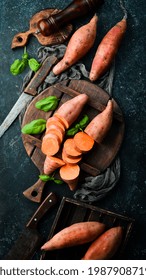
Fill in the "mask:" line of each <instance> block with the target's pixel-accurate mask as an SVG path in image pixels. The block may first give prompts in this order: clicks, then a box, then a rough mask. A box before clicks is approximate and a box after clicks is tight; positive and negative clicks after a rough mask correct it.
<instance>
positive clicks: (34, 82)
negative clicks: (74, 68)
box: [0, 56, 57, 138]
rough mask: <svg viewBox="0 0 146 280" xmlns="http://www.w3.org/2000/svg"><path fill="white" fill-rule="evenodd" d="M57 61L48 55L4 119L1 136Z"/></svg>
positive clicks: (34, 93) (0, 131)
mask: <svg viewBox="0 0 146 280" xmlns="http://www.w3.org/2000/svg"><path fill="white" fill-rule="evenodd" d="M56 62H57V58H56V57H55V56H51V57H47V58H46V59H45V60H44V62H43V64H42V66H41V67H40V69H39V70H38V71H37V72H36V74H35V75H34V77H33V78H32V79H31V81H30V82H29V84H28V85H27V87H26V88H25V90H24V91H23V92H22V94H21V95H20V97H19V98H18V100H17V102H16V103H15V105H14V106H13V108H12V109H11V111H10V112H9V113H8V115H7V117H6V118H5V120H4V121H3V123H2V124H1V126H0V138H1V137H2V135H3V134H4V133H5V131H6V130H7V129H8V128H9V127H10V125H11V124H12V123H13V122H14V120H15V119H16V118H17V116H18V115H19V114H20V112H21V111H22V109H23V108H25V106H26V105H27V104H28V103H29V102H30V101H31V100H32V99H33V97H34V96H35V95H37V88H38V87H39V86H40V84H41V83H42V82H43V80H44V79H45V78H46V76H47V75H48V73H49V72H50V70H51V68H52V66H53V65H54V64H55V63H56Z"/></svg>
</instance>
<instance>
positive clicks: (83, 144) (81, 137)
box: [73, 131, 94, 153]
mask: <svg viewBox="0 0 146 280" xmlns="http://www.w3.org/2000/svg"><path fill="white" fill-rule="evenodd" d="M73 139H74V143H75V146H76V149H78V150H79V151H80V152H81V153H86V152H89V151H90V150H91V149H92V148H93V146H94V140H93V139H92V138H91V137H90V136H89V135H88V134H86V133H85V132H82V131H81V132H78V133H77V134H76V135H75V136H74V138H73Z"/></svg>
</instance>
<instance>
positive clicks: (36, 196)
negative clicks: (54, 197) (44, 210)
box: [23, 179, 46, 203]
mask: <svg viewBox="0 0 146 280" xmlns="http://www.w3.org/2000/svg"><path fill="white" fill-rule="evenodd" d="M45 183H46V182H43V181H42V180H40V179H39V180H38V181H37V182H36V183H35V184H34V185H33V186H32V187H30V188H28V189H26V190H25V191H24V192H23V195H24V196H25V197H26V198H28V199H29V200H31V201H34V202H38V203H40V202H41V199H42V194H43V189H44V186H45Z"/></svg>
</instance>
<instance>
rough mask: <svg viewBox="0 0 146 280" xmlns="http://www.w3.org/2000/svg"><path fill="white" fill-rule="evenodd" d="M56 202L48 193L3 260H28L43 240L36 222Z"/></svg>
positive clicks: (54, 196) (55, 198)
mask: <svg viewBox="0 0 146 280" xmlns="http://www.w3.org/2000/svg"><path fill="white" fill-rule="evenodd" d="M56 202H57V197H56V195H55V194H54V193H50V194H49V195H48V196H47V197H46V199H45V200H44V201H43V202H42V204H41V205H40V206H39V208H38V209H37V211H36V212H35V213H34V215H33V216H32V218H31V219H30V221H29V222H28V223H27V224H26V227H25V229H24V231H23V232H22V233H21V234H20V236H19V238H18V239H17V241H16V242H15V244H14V245H13V247H12V248H11V250H10V251H9V252H8V254H7V255H6V257H5V260H30V259H31V258H32V257H33V255H34V253H35V252H36V251H37V249H39V248H40V246H41V245H42V244H43V242H44V240H43V237H42V236H41V235H40V233H39V232H38V230H37V227H38V223H39V221H40V220H41V218H42V217H43V216H44V215H45V214H46V213H47V211H48V210H49V209H50V208H51V207H52V206H54V205H55V204H56Z"/></svg>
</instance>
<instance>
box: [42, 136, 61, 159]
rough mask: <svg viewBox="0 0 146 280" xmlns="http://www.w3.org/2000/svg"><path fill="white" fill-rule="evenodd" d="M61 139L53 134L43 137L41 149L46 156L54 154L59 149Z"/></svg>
mask: <svg viewBox="0 0 146 280" xmlns="http://www.w3.org/2000/svg"><path fill="white" fill-rule="evenodd" d="M60 145H61V141H60V139H59V137H58V136H57V135H55V134H51V133H50V134H47V135H45V136H44V137H43V140H42V147H41V150H42V152H43V153H44V154H45V155H46V156H54V155H55V154H56V153H57V152H58V151H59V149H60Z"/></svg>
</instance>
